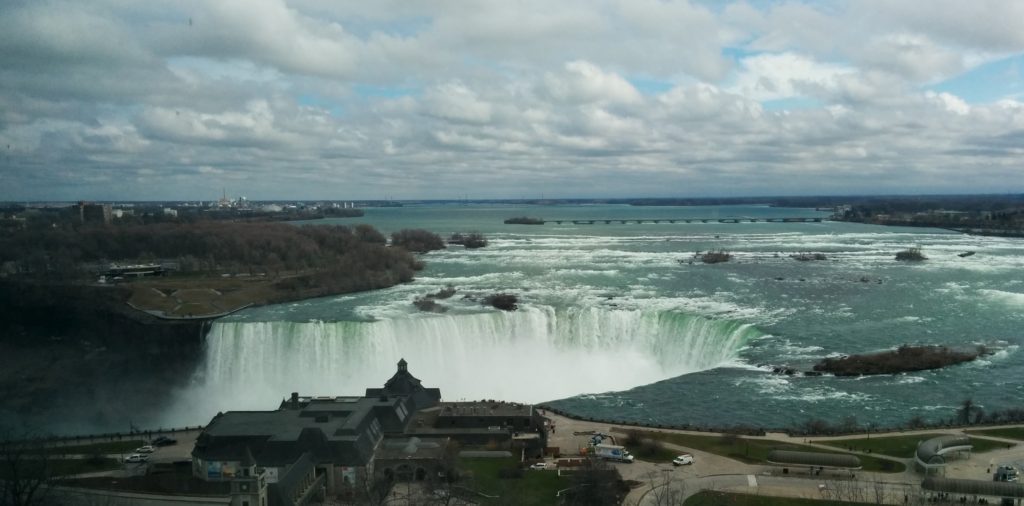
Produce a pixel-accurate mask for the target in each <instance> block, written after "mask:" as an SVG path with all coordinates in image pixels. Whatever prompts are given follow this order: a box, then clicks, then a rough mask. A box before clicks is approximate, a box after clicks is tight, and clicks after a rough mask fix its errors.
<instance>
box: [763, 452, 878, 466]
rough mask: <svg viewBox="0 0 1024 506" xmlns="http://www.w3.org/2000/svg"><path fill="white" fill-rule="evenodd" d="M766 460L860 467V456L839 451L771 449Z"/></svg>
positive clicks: (796, 464) (805, 464)
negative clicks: (820, 451)
mask: <svg viewBox="0 0 1024 506" xmlns="http://www.w3.org/2000/svg"><path fill="white" fill-rule="evenodd" d="M768 462H771V463H772V464H787V465H795V466H816V467H838V468H843V469H860V467H861V465H860V458H858V457H857V456H856V455H847V454H841V453H819V452H797V451H792V450H772V451H771V452H769V453H768Z"/></svg>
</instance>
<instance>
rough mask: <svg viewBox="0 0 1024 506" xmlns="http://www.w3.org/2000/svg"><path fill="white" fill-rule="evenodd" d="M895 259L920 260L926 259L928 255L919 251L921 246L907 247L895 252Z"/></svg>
mask: <svg viewBox="0 0 1024 506" xmlns="http://www.w3.org/2000/svg"><path fill="white" fill-rule="evenodd" d="M896 260H899V261H901V262H921V261H924V260H928V257H926V256H924V253H921V248H909V249H905V250H903V251H900V252H899V253H896Z"/></svg>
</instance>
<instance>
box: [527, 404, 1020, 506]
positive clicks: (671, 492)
mask: <svg viewBox="0 0 1024 506" xmlns="http://www.w3.org/2000/svg"><path fill="white" fill-rule="evenodd" d="M544 416H545V417H547V418H548V419H549V420H551V422H552V423H553V424H554V426H555V431H554V432H553V433H549V442H548V445H549V446H557V447H559V448H560V449H561V451H562V455H563V456H571V455H577V454H579V449H580V448H585V447H586V446H587V443H588V442H589V439H590V436H589V435H587V434H579V435H577V434H576V433H592V432H602V433H605V434H610V435H613V436H616V435H617V436H619V437H621V436H622V432H624V431H626V430H629V429H630V428H631V427H628V426H616V425H609V424H607V423H602V422H587V421H582V420H574V419H571V418H566V417H564V416H560V415H555V414H553V413H550V412H545V413H544ZM645 430H652V429H645ZM664 431H665V432H676V433H684V434H694V435H703V436H709V435H710V436H714V435H716V434H713V433H707V432H694V431H683V430H671V429H664ZM937 433H949V434H960V433H962V430H960V429H925V430H920V431H903V432H892V433H877V434H874V436H877V437H885V436H906V435H914V434H937ZM863 437H864V435H863V434H859V435H852V436H839V437H815V438H813V439H814V440H815V441H831V440H843V439H858V438H863ZM986 437H988V436H986ZM756 439H767V440H774V441H779V442H782V443H792V444H801V445H807V446H812V447H819V448H822V449H828V450H831V451H835V450H836V448H834V447H830V446H825V445H821V444H816V443H813V442H811V441H810V440H809V439H807V438H803V437H793V436H789V435H788V434H784V433H769V434H766V435H765V436H761V437H757V438H756ZM990 439H997V440H1001V441H1005V442H1006V443H1007V444H1008V445H1009V446H1008V448H1005V449H999V450H993V451H989V452H986V453H983V454H974V455H971V456H970V458H965V459H961V460H952V461H951V462H950V463H949V465H947V467H946V470H945V476H946V477H948V478H966V479H975V480H986V481H987V480H991V476H992V472H993V470H994V469H995V467H996V466H997V465H999V464H1018V465H1019V464H1024V445H1021V444H1019V443H1020V442H1019V441H1013V440H1004V439H1000V438H990ZM665 446H666V447H667V448H669V449H672V450H675V451H678V452H680V453H682V452H687V453H690V454H693V455H694V460H695V463H694V464H693V465H691V466H680V467H673V466H672V465H671V464H656V463H652V462H643V461H637V462H635V463H633V464H623V463H613V464H612V465H614V466H615V467H616V468H617V469H618V470H619V472H620V474H622V477H623V479H626V480H636V481H638V482H641V484H642V485H641V486H639V487H637V488H635V489H633V490H632V491H630V493H629V495H628V496H627V497H626V501H625V504H627V505H636V506H656V505H659V506H660V505H667V504H680V503H681V500H679V499H680V498H682V499H685V498H686V497H689V496H690V495H692V494H695V493H697V492H698V491H700V490H719V491H731V492H742V493H751V494H761V495H772V496H788V497H807V498H831V499H838V498H842V499H846V500H851V499H853V500H858V499H859V500H862V501H865V502H872V503H875V502H879V500H880V502H883V503H887V504H903V503H904V500H905V497H906V498H907V499H913V498H914V495H915V494H916V493H918V491H919V489H920V484H921V481H922V480H923V479H924V475H923V474H922V473H920V472H918V471H916V470H915V465H914V463H913V459H900V458H891V460H896V461H899V462H903V463H904V464H906V467H907V469H906V470H905V471H904V472H901V473H870V472H863V471H857V472H856V473H853V474H852V475H851V473H849V472H846V471H831V472H830V471H825V472H824V473H823V474H821V475H819V476H811V475H810V474H809V472H808V471H806V470H796V469H793V468H790V471H791V473H789V474H787V475H786V476H781V469H780V468H779V467H775V466H770V465H760V464H746V463H743V462H739V461H736V460H733V459H730V458H726V457H722V456H720V455H715V454H712V453H707V452H703V451H700V450H696V449H693V448H684V447H680V446H676V445H672V444H665ZM851 453H858V452H851ZM862 455H865V454H862ZM872 456H873V457H879V458H887V457H885V456H883V455H878V454H872ZM793 471H795V472H793Z"/></svg>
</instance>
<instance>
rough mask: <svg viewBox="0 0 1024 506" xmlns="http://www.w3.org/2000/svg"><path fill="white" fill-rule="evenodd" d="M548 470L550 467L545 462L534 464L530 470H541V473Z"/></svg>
mask: <svg viewBox="0 0 1024 506" xmlns="http://www.w3.org/2000/svg"><path fill="white" fill-rule="evenodd" d="M547 468H548V465H547V464H545V463H544V462H537V463H536V464H533V465H532V466H530V469H535V470H539V471H543V470H545V469H547Z"/></svg>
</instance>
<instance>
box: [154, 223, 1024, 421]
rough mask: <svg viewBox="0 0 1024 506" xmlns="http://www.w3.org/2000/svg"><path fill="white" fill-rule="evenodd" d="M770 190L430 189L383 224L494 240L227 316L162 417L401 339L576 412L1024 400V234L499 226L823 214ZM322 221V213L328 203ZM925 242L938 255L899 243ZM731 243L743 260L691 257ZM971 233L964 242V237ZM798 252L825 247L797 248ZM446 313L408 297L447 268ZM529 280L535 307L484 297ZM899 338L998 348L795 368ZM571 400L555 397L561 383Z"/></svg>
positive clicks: (391, 357) (896, 410) (894, 413)
mask: <svg viewBox="0 0 1024 506" xmlns="http://www.w3.org/2000/svg"><path fill="white" fill-rule="evenodd" d="M823 214H824V213H818V212H815V211H812V210H804V209H777V208H768V207H760V206H732V207H689V208H680V207H628V206H608V205H602V206H550V207H514V206H503V207H499V206H458V205H449V206H440V205H438V206H416V207H411V206H410V207H404V208H386V209H369V210H367V212H366V216H365V217H363V218H360V219H349V220H330V221H329V222H334V223H370V224H372V225H375V226H377V227H378V228H380V229H382V230H384V231H386V232H390V231H394V230H398V229H400V228H426V229H428V230H432V231H434V232H437V233H440V234H443V235H447V234H449V233H452V232H466V231H481V232H484V233H485V234H486V235H487V236H488V237H489V239H490V241H491V244H490V246H488V247H486V248H483V249H479V250H465V249H462V248H461V247H453V248H450V249H448V250H446V251H439V252H432V253H430V254H428V255H426V256H425V260H426V261H427V265H428V267H427V269H426V270H424V271H423V272H421V273H420V274H419V276H418V277H417V280H416V281H415V282H413V283H410V284H406V285H401V286H397V287H393V288H390V289H386V290H380V291H376V292H370V293H364V294H353V295H345V296H338V297H327V298H322V299H315V300H307V301H301V302H295V303H291V304H281V305H276V306H268V307H262V308H253V309H250V310H246V311H243V312H241V313H238V314H236V315H233V316H231V317H228V318H225V319H223V320H221V321H219V322H217V323H215V324H214V325H213V327H212V329H211V330H210V333H209V335H208V336H207V354H206V361H205V363H204V364H203V365H202V366H201V368H200V370H199V371H198V372H197V377H196V380H195V382H194V386H193V387H192V388H191V389H190V390H189V391H188V392H184V393H183V395H182V400H181V402H180V403H179V404H178V405H177V406H175V407H174V408H173V409H172V410H171V411H170V413H168V415H167V417H166V419H165V420H164V422H165V423H167V424H182V423H190V424H194V423H198V422H203V421H205V419H206V418H207V417H208V415H212V414H213V413H215V412H217V411H224V410H228V409H266V408H268V407H272V406H273V405H274V403H275V402H277V401H278V400H279V399H280V398H282V397H284V396H286V395H287V394H288V392H291V391H294V390H298V391H301V392H304V393H309V394H314V395H332V394H358V393H360V392H361V391H362V389H363V388H365V387H367V386H376V385H378V384H380V383H382V382H383V381H384V380H385V379H387V378H388V377H389V376H390V374H391V373H392V371H393V369H394V363H395V362H397V361H398V359H399V358H401V357H405V358H406V359H407V360H408V361H409V362H410V370H411V371H412V372H413V373H414V374H416V375H417V376H418V377H419V378H420V379H422V380H423V381H424V383H425V384H427V385H430V386H437V387H440V388H441V391H442V394H443V395H444V397H445V398H446V399H463V398H465V399H479V398H503V399H509V400H520V401H528V402H538V401H552V400H554V402H552V403H551V404H553V405H556V406H558V407H560V408H562V409H564V410H567V411H570V412H574V413H577V414H581V415H588V416H600V417H608V418H615V419H623V420H635V421H645V422H654V423H689V424H698V425H732V424H738V423H745V424H751V425H757V426H770V427H781V426H787V425H791V424H795V423H799V422H801V421H803V420H806V419H808V418H811V417H820V418H825V419H828V420H832V421H838V420H839V419H841V418H843V417H846V416H849V415H854V416H856V417H857V418H858V420H859V421H860V422H861V423H868V422H870V423H875V424H880V425H887V424H895V423H900V422H903V421H906V420H907V419H909V418H910V417H912V416H914V415H920V416H923V417H925V418H927V419H931V420H937V419H940V418H942V419H945V418H949V417H951V416H953V413H954V410H955V408H956V406H957V405H958V404H959V402H960V401H961V400H963V399H965V398H972V399H973V400H974V401H975V403H976V404H979V405H981V406H982V407H983V408H985V409H990V410H991V409H999V408H1007V407H1014V406H1019V405H1020V404H1022V401H1024V363H1022V362H1024V359H1022V355H1021V353H1019V352H1018V346H1019V344H1020V341H1021V339H1022V336H1021V334H1022V332H1021V324H1022V323H1024V275H1022V272H1024V271H1022V270H1021V269H1022V267H1024V241H1021V240H1019V239H1002V238H988V237H975V236H965V235H961V234H955V233H950V232H946V231H942V230H936V229H901V228H889V227H876V226H869V225H859V224H848V223H833V222H823V223H806V224H804V223H800V224H797V223H740V224H720V223H692V224H684V223H677V224H669V223H661V224H644V225H637V224H629V225H622V224H603V223H602V224H597V225H569V224H565V225H554V224H550V225H544V226H528V225H504V224H502V220H503V219H505V218H508V217H511V216H518V215H530V216H539V217H543V218H545V219H602V218H609V219H629V218H633V219H636V218H685V217H691V218H692V217H698V218H700V217H707V218H731V217H761V218H764V217H781V216H821V215H823ZM318 223H324V222H318ZM911 246H920V247H921V248H922V249H923V250H924V253H925V254H926V255H927V256H928V257H929V260H927V261H926V262H923V263H919V264H907V263H901V262H896V261H895V260H894V259H893V257H894V254H895V253H896V252H897V251H899V250H901V249H905V248H907V247H911ZM710 249H724V250H727V251H729V252H731V253H733V254H734V259H733V261H731V262H729V263H724V264H716V265H705V264H702V263H700V262H690V260H691V258H692V256H693V253H694V252H696V251H706V250H710ZM963 251H975V252H976V254H975V255H973V256H970V257H966V258H961V257H959V256H958V255H957V254H958V253H961V252H963ZM797 252H822V253H825V254H826V255H827V256H828V259H827V260H825V261H814V262H798V261H795V260H793V259H792V258H790V257H789V255H790V254H793V253H797ZM449 284H450V285H453V286H455V287H456V288H457V289H458V292H457V293H456V294H455V296H454V297H452V298H450V299H447V300H443V301H441V302H442V303H443V304H444V305H445V306H447V307H448V311H447V312H446V313H443V314H432V313H422V312H419V311H418V310H417V309H416V308H415V307H414V306H413V305H412V304H411V302H412V300H413V299H414V298H415V297H418V296H422V295H425V294H428V293H432V292H436V291H438V290H440V289H441V288H443V287H444V286H446V285H449ZM495 292H510V293H515V294H517V295H518V296H519V297H520V309H519V310H518V311H516V312H512V313H507V312H501V311H498V310H495V309H491V308H489V307H485V306H483V305H482V304H481V303H480V299H482V298H483V297H484V296H486V295H488V294H492V293H495ZM902 343H935V344H950V345H957V346H969V345H973V344H974V343H983V344H986V345H990V346H994V347H995V348H996V349H997V350H998V351H997V352H996V353H995V354H993V355H990V356H987V357H985V358H984V359H982V360H978V361H976V362H973V363H970V364H966V365H961V366H956V367H951V368H947V369H944V370H938V371H929V372H921V373H914V374H904V375H897V376H881V377H866V378H860V379H852V378H835V377H828V376H826V377H800V376H796V377H786V376H779V375H774V374H772V373H771V371H770V368H769V367H765V365H790V366H795V367H797V368H801V369H809V368H810V367H811V365H813V364H814V363H815V362H816V361H817V360H818V359H820V358H821V357H824V356H828V355H835V354H848V353H860V352H868V351H875V350H883V349H889V348H892V347H895V346H898V345H899V344H902ZM555 399H558V400H555Z"/></svg>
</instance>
